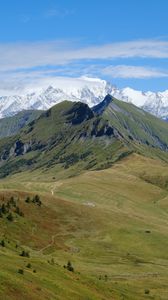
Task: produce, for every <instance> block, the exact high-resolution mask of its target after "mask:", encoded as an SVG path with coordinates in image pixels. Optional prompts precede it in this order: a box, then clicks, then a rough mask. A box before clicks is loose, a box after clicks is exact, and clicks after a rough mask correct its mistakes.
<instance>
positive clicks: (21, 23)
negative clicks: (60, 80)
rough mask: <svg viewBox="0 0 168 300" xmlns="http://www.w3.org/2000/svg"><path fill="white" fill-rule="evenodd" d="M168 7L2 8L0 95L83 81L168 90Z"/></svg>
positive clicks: (32, 3)
mask: <svg viewBox="0 0 168 300" xmlns="http://www.w3.org/2000/svg"><path fill="white" fill-rule="evenodd" d="M167 14H168V1H167V0H159V1H158V0H153V1H152V0H141V1H140V0H134V1H133V0H118V1H116V0H115V1H113V0H103V1H102V0H97V1H96V0H85V1H79V0H78V1H77V0H69V1H68V0H59V1H56V0H41V1H39V0H22V1H21V0H6V1H0V82H1V83H0V88H1V89H3V88H4V89H5V88H6V89H10V86H11V87H13V86H14V84H17V85H18V84H22V83H23V82H26V81H27V80H30V78H31V80H33V79H34V78H37V77H39V78H43V77H50V76H51V77H53V76H72V77H79V76H82V75H88V76H94V77H100V78H103V79H107V80H108V81H110V82H112V83H114V84H116V85H118V86H119V87H126V86H130V87H133V88H135V89H142V90H153V91H159V90H160V91H162V90H165V89H168V31H167V29H168V18H167Z"/></svg>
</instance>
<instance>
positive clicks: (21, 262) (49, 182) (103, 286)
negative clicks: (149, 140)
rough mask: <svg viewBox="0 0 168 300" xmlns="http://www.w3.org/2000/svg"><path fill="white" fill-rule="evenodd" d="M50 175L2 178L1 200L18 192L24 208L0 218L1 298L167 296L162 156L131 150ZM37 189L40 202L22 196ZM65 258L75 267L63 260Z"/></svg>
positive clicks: (167, 190)
mask: <svg viewBox="0 0 168 300" xmlns="http://www.w3.org/2000/svg"><path fill="white" fill-rule="evenodd" d="M31 178H32V179H31ZM55 178H56V174H54V173H51V174H48V176H46V175H44V174H43V173H39V171H37V172H34V173H33V177H32V174H31V173H28V172H25V173H23V172H22V173H18V174H16V175H15V176H12V177H8V178H6V179H4V180H1V181H0V199H1V202H4V201H7V200H8V199H10V197H11V196H14V197H15V198H16V199H17V198H19V200H17V201H18V202H17V203H18V205H19V207H20V209H21V210H22V211H23V212H24V217H20V216H14V221H13V222H9V221H8V220H6V219H5V218H0V225H1V226H0V235H1V239H4V240H5V244H6V246H5V247H1V246H0V264H1V269H0V278H1V280H0V283H1V289H0V299H7V300H8V299H12V300H13V299H74V300H75V299H85V300H89V299H90V300H92V299H93V300H94V299H101V300H102V299H104V300H105V299H130V300H139V299H158V300H159V299H160V300H167V299H168V239H167V228H168V167H167V164H166V163H164V162H162V161H159V160H154V159H150V158H145V157H143V156H140V155H137V154H133V155H130V156H129V157H128V158H125V159H123V160H121V161H120V162H118V163H116V164H115V165H114V166H113V167H111V168H109V169H106V170H101V171H89V172H84V173H83V174H81V175H79V176H76V177H71V178H68V179H63V180H58V181H57V180H56V179H55ZM34 194H39V195H40V197H41V200H42V206H41V207H38V206H37V205H34V204H33V203H26V202H25V198H26V196H27V195H29V196H30V197H32V196H33V195H34ZM4 199H5V200H4ZM16 245H17V246H16ZM23 249H26V250H28V251H29V252H30V258H27V257H21V256H20V255H19V254H20V253H21V251H22V250H23ZM68 260H70V261H71V262H72V264H73V266H74V270H75V271H74V272H69V271H68V270H67V269H66V268H64V267H63V266H64V265H65V264H67V262H68ZM28 262H30V263H31V265H32V267H31V268H30V269H29V268H27V267H26V265H27V264H28ZM18 269H23V270H24V274H19V273H18ZM33 270H35V271H36V272H33Z"/></svg>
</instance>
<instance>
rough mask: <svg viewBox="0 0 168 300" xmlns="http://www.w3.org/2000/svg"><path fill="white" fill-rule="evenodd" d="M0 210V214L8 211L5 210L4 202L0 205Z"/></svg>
mask: <svg viewBox="0 0 168 300" xmlns="http://www.w3.org/2000/svg"><path fill="white" fill-rule="evenodd" d="M1 212H2V214H6V213H7V212H8V210H7V208H6V206H5V204H4V203H3V204H2V206H1Z"/></svg>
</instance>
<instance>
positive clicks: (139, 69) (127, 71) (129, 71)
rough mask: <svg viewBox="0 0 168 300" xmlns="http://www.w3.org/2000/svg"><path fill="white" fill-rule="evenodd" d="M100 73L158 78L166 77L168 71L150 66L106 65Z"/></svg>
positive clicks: (113, 75)
mask: <svg viewBox="0 0 168 300" xmlns="http://www.w3.org/2000/svg"><path fill="white" fill-rule="evenodd" d="M102 74H105V75H109V76H111V77H112V78H139V79H145V78H159V77H168V72H164V71H160V70H157V69H154V68H150V67H143V66H128V65H118V66H108V67H106V68H104V69H102Z"/></svg>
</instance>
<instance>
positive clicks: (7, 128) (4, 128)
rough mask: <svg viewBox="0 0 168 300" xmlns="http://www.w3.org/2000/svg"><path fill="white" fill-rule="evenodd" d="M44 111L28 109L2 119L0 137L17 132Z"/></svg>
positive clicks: (0, 120) (0, 121)
mask: <svg viewBox="0 0 168 300" xmlns="http://www.w3.org/2000/svg"><path fill="white" fill-rule="evenodd" d="M41 114H42V111H40V110H39V111H37V110H27V111H22V112H19V113H18V114H16V115H15V116H13V117H6V118H4V119H0V138H3V137H7V136H12V135H15V134H17V133H18V132H19V131H20V130H21V129H22V128H23V127H24V126H25V125H27V124H28V123H30V122H32V121H33V120H35V119H37V118H38V117H39V116H40V115H41Z"/></svg>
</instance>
